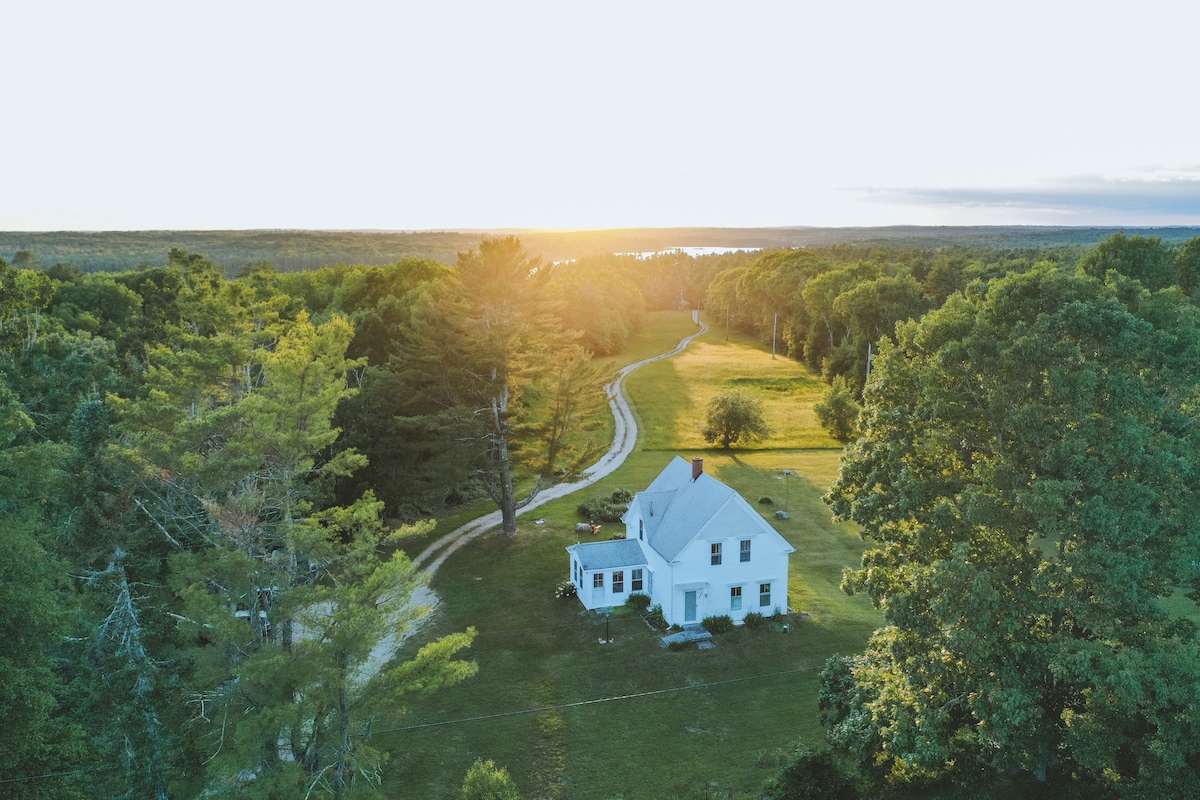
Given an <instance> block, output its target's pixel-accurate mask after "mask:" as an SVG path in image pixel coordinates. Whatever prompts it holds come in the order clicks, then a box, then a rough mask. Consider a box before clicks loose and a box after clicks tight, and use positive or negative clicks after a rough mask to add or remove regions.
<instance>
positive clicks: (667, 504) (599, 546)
mask: <svg viewBox="0 0 1200 800" xmlns="http://www.w3.org/2000/svg"><path fill="white" fill-rule="evenodd" d="M622 522H624V523H625V538H624V539H616V540H612V541H605V542H582V543H579V544H573V545H571V546H570V547H568V548H567V552H568V553H569V554H570V570H571V582H572V583H573V584H575V588H576V590H577V592H578V597H579V599H580V600H581V601H582V602H583V605H584V606H585V607H586V608H589V609H593V608H605V607H610V606H618V605H621V604H623V603H624V602H625V601H626V600H627V599H628V598H629V595H630V594H632V593H634V592H641V593H642V594H647V595H649V596H650V602H651V603H652V604H656V605H659V606H662V611H663V616H664V617H665V618H666V620H667V622H669V623H671V624H676V625H694V624H696V623H698V622H699V621H700V620H702V619H704V618H705V617H709V616H718V615H722V614H728V615H729V616H730V617H732V618H733V620H734V622H741V620H742V619H743V618H744V617H745V616H746V614H747V613H749V612H751V611H757V612H759V613H761V614H764V615H769V614H773V613H775V611H776V610H786V609H787V586H788V555H789V554H791V553H792V552H794V551H795V548H794V547H792V546H791V545H790V544H788V542H787V540H786V539H784V538H783V537H782V536H780V535H779V533H778V532H777V531H776V530H775V529H774V528H772V527H771V526H770V524H768V523H767V521H766V520H765V519H763V518H762V516H761V515H760V514H759V513H758V512H757V511H755V510H754V508H753V507H752V506H751V505H750V504H749V503H748V502H746V500H745V498H743V497H742V496H741V495H740V494H738V493H737V492H735V491H734V490H733V489H731V488H729V487H728V486H726V485H725V484H723V483H721V482H720V481H719V480H717V479H716V478H714V477H712V476H711V475H708V474H706V473H705V472H704V459H702V458H694V459H692V463H691V464H689V463H688V462H687V461H684V460H683V459H682V458H680V457H678V456H676V457H675V459H674V460H672V461H671V463H670V464H668V465H667V467H666V469H664V470H663V471H662V472H661V473H659V476H658V477H657V478H655V479H654V481H653V482H652V483H651V484H650V485H649V486H648V487H646V490H645V491H643V492H638V493H637V495H635V496H634V498H633V500H632V501H631V502H630V504H629V510H628V511H626V512H625V516H624V517H622Z"/></svg>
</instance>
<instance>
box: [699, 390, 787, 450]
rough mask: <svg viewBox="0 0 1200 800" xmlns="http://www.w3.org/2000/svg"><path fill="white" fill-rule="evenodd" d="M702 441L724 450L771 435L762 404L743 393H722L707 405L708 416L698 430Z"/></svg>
mask: <svg viewBox="0 0 1200 800" xmlns="http://www.w3.org/2000/svg"><path fill="white" fill-rule="evenodd" d="M700 432H701V434H703V436H704V441H706V442H708V443H709V444H719V445H720V446H721V447H723V448H724V449H726V450H728V449H729V448H730V447H732V446H733V445H735V444H750V443H752V442H757V441H759V440H760V439H765V438H767V437H768V436H770V435H771V428H770V426H769V425H767V418H766V416H764V414H763V406H762V401H760V400H759V399H758V398H756V397H753V396H752V395H749V394H746V393H745V392H722V393H721V394H719V395H717V396H716V397H714V398H713V399H712V400H710V401H709V402H708V416H707V418H706V419H705V422H704V427H703V428H702V429H701V431H700Z"/></svg>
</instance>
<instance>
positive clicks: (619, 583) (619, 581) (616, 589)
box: [612, 569, 625, 594]
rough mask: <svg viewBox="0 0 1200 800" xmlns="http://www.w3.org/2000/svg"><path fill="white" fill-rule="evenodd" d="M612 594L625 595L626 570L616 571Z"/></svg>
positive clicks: (613, 577) (613, 576)
mask: <svg viewBox="0 0 1200 800" xmlns="http://www.w3.org/2000/svg"><path fill="white" fill-rule="evenodd" d="M612 593H613V594H625V570H623V569H615V570H613V574H612Z"/></svg>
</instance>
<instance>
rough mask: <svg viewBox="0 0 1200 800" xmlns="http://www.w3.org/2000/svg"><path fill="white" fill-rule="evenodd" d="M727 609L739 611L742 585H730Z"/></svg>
mask: <svg viewBox="0 0 1200 800" xmlns="http://www.w3.org/2000/svg"><path fill="white" fill-rule="evenodd" d="M729 610H730V611H741V610H742V587H741V586H730V587H729Z"/></svg>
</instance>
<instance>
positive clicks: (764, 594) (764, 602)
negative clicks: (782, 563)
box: [758, 583, 771, 608]
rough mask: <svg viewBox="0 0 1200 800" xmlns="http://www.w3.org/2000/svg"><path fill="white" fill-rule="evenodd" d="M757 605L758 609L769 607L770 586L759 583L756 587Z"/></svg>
mask: <svg viewBox="0 0 1200 800" xmlns="http://www.w3.org/2000/svg"><path fill="white" fill-rule="evenodd" d="M758 605H759V608H769V607H770V606H771V584H769V583H760V584H759V585H758Z"/></svg>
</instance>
